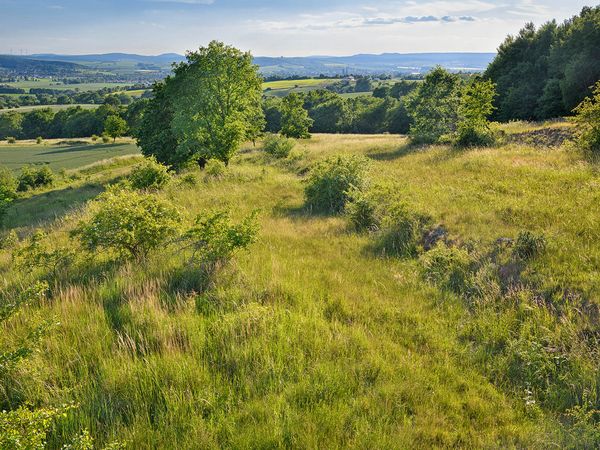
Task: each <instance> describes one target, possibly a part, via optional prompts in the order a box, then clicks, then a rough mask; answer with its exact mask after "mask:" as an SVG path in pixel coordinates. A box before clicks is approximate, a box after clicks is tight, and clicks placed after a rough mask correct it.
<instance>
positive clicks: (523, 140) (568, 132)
mask: <svg viewBox="0 0 600 450" xmlns="http://www.w3.org/2000/svg"><path fill="white" fill-rule="evenodd" d="M572 138H573V130H572V129H569V128H566V127H561V128H544V129H541V130H534V131H527V132H525V133H516V134H509V135H506V140H507V141H508V142H511V143H519V144H526V145H533V146H536V147H560V146H561V145H562V144H563V142H565V141H567V140H569V139H572Z"/></svg>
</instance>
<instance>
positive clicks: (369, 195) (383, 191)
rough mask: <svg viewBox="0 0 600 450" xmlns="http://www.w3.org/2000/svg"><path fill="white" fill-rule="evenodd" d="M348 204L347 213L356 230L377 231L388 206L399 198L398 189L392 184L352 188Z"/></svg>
mask: <svg viewBox="0 0 600 450" xmlns="http://www.w3.org/2000/svg"><path fill="white" fill-rule="evenodd" d="M348 194H349V201H348V203H347V204H346V207H345V210H346V215H347V216H348V219H349V221H350V224H351V226H352V227H353V228H354V229H355V230H356V231H377V230H379V229H380V228H381V222H382V220H383V218H384V217H385V215H386V214H387V213H388V208H387V206H388V205H389V204H390V203H391V204H393V203H394V201H396V199H397V198H398V189H397V188H396V187H395V186H392V185H386V184H379V185H375V186H372V187H370V188H369V189H368V190H359V189H356V188H353V189H351V190H350V191H349V192H348Z"/></svg>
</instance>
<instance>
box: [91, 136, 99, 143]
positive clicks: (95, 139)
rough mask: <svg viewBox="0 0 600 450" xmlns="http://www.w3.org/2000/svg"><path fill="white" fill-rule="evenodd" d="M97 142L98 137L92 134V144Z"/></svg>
mask: <svg viewBox="0 0 600 450" xmlns="http://www.w3.org/2000/svg"><path fill="white" fill-rule="evenodd" d="M97 140H98V136H97V135H95V134H92V142H96V141H97Z"/></svg>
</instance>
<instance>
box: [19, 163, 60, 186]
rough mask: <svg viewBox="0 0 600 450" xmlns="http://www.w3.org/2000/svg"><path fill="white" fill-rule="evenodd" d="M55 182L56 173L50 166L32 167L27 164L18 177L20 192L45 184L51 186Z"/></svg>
mask: <svg viewBox="0 0 600 450" xmlns="http://www.w3.org/2000/svg"><path fill="white" fill-rule="evenodd" d="M52 183H54V173H53V172H52V169H50V167H48V166H42V167H38V168H36V167H31V166H25V167H23V169H21V174H20V175H19V178H18V185H17V190H18V191H19V192H23V191H27V190H29V189H36V188H39V187H43V186H50V185H51V184H52Z"/></svg>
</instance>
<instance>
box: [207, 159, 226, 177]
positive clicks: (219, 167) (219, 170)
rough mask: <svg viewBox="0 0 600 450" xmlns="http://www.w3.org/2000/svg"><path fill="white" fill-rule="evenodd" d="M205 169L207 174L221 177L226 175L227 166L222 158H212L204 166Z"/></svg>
mask: <svg viewBox="0 0 600 450" xmlns="http://www.w3.org/2000/svg"><path fill="white" fill-rule="evenodd" d="M204 171H205V172H206V175H208V176H209V177H213V178H220V177H222V176H223V175H225V172H226V171H227V166H225V163H224V162H223V161H221V160H220V159H215V158H211V159H209V160H208V161H207V162H206V166H204Z"/></svg>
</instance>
